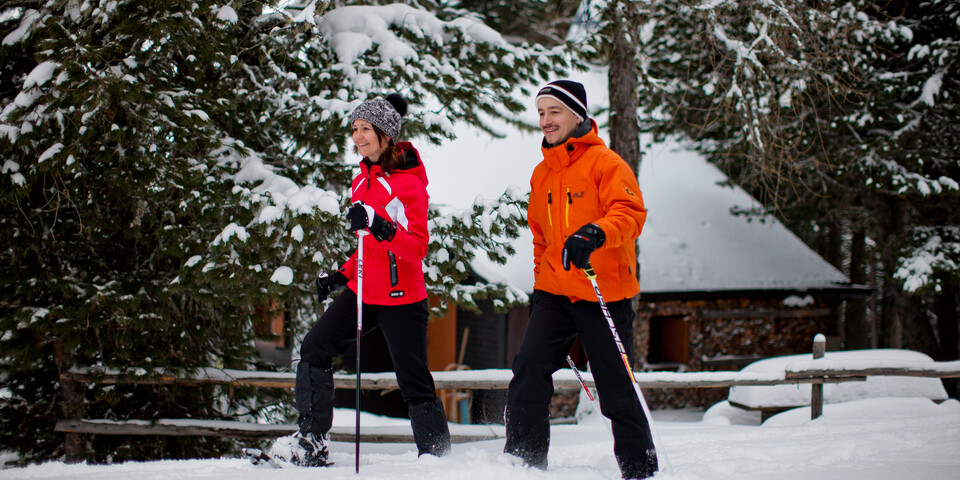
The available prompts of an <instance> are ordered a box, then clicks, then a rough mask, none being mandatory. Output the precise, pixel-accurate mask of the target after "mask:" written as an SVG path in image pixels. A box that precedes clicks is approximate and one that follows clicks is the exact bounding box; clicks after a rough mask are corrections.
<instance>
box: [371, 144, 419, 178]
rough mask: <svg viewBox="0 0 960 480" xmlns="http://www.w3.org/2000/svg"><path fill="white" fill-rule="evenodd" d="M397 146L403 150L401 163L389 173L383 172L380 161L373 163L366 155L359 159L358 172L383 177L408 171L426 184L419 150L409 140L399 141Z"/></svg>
mask: <svg viewBox="0 0 960 480" xmlns="http://www.w3.org/2000/svg"><path fill="white" fill-rule="evenodd" d="M397 147H399V148H400V149H401V150H403V158H404V161H403V164H402V165H400V166H399V167H397V168H395V169H394V170H393V171H392V172H391V173H390V174H386V173H384V171H383V169H382V168H381V167H380V162H377V163H373V162H371V161H370V159H368V158H367V157H364V158H363V160H361V161H360V172H361V174H362V175H364V176H367V177H374V178H376V177H384V176H390V175H396V174H398V173H409V174H412V175H415V176H416V177H417V178H419V179H420V180H421V181H422V182H423V184H424V185H426V184H427V170H426V169H425V168H424V167H423V160H421V159H420V152H418V151H417V149H416V148H414V146H413V144H412V143H410V142H399V143H397Z"/></svg>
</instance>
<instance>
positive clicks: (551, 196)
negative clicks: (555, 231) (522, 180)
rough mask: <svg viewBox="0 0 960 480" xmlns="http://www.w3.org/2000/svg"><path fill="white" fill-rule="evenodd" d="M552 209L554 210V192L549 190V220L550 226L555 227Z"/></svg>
mask: <svg viewBox="0 0 960 480" xmlns="http://www.w3.org/2000/svg"><path fill="white" fill-rule="evenodd" d="M550 210H553V193H552V192H551V191H550V190H547V222H548V223H549V224H550V228H553V215H552V214H551V213H550Z"/></svg>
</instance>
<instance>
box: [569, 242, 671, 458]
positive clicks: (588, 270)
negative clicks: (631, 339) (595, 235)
mask: <svg viewBox="0 0 960 480" xmlns="http://www.w3.org/2000/svg"><path fill="white" fill-rule="evenodd" d="M583 273H584V274H586V276H587V279H588V280H590V285H592V286H593V293H595V294H596V295H597V301H598V302H600V311H601V312H603V318H604V319H606V320H607V326H608V327H610V333H612V334H613V341H614V342H615V343H616V344H617V350H619V351H620V357H621V358H622V359H623V366H624V368H626V369H627V376H629V377H630V383H631V384H632V385H633V391H634V392H636V394H637V399H638V400H640V406H641V407H643V414H644V415H646V416H647V425H648V426H649V427H650V433H652V434H653V442H654V448H656V449H657V455H658V456H659V457H660V459H661V460H662V463H663V465H665V466H666V467H665V468H662V469H661V471H668V470H670V461H669V460H667V452H666V451H664V449H663V442H662V441H661V440H660V435H658V434H657V430H656V429H655V428H653V415H651V414H650V408H649V407H647V401H646V400H644V398H643V392H641V391H640V384H638V383H637V378H636V377H635V376H634V375H633V367H631V366H630V359H629V358H628V357H627V350H626V349H624V348H623V342H621V341H620V335H619V334H618V333H617V326H616V324H614V323H613V316H611V315H610V309H608V308H607V302H604V301H603V295H601V294H600V286H598V285H597V274H596V272H594V271H593V265H590V261H589V260H587V265H586V266H585V267H583Z"/></svg>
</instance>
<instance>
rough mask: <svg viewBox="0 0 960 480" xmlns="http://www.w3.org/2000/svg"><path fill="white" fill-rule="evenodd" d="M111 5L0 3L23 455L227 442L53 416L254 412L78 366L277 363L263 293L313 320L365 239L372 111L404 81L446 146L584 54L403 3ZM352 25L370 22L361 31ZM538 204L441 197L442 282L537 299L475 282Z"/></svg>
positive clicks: (454, 291) (453, 292)
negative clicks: (360, 211) (462, 205)
mask: <svg viewBox="0 0 960 480" xmlns="http://www.w3.org/2000/svg"><path fill="white" fill-rule="evenodd" d="M94 3H95V4H94ZM94 3H91V2H79V1H73V0H49V1H40V0H38V1H18V2H13V3H7V4H5V5H4V7H2V9H0V39H2V40H0V65H2V66H0V75H2V76H0V158H3V159H4V160H3V161H4V164H3V170H2V173H3V178H4V181H2V182H0V185H2V186H0V202H2V204H3V209H4V212H5V213H4V216H3V218H2V220H0V222H2V225H3V229H4V231H5V232H9V233H8V234H7V235H5V236H4V237H3V240H2V242H3V246H2V248H0V259H2V260H0V277H2V279H0V292H2V296H3V299H4V300H3V303H2V307H0V351H2V352H3V353H2V358H0V381H2V386H3V388H4V389H6V390H8V391H9V392H10V394H9V395H8V396H7V395H5V396H3V397H0V432H2V433H0V448H3V449H11V450H16V451H18V452H20V454H21V456H22V458H23V459H24V460H33V459H42V458H49V457H50V456H54V455H60V454H66V455H67V457H68V458H71V459H78V458H88V459H92V460H98V461H104V460H107V459H112V460H122V459H128V458H156V457H192V456H204V455H215V454H218V453H220V452H223V451H224V449H225V448H229V446H230V444H229V443H225V442H222V441H215V440H210V439H207V438H196V439H184V438H168V439H164V438H161V439H157V438H133V439H131V438H119V439H118V438H111V437H108V436H97V437H93V438H87V439H86V443H84V442H83V441H82V439H81V438H80V437H77V436H70V435H68V436H67V441H66V442H62V437H60V436H58V435H57V434H55V433H54V432H53V426H54V422H55V420H56V419H58V418H80V417H90V418H110V419H116V420H127V419H145V420H153V419H157V418H165V417H167V418H169V417H173V418H176V417H194V418H229V419H246V420H250V419H252V418H254V417H256V416H263V415H266V413H264V409H265V408H267V407H270V406H265V405H263V402H262V401H257V399H256V398H255V394H256V392H254V391H252V390H243V389H240V390H237V391H235V392H232V394H231V395H227V392H225V391H224V390H222V389H221V388H220V387H216V386H204V387H198V386H189V387H179V386H174V387H156V386H151V387H144V386H130V385H116V386H104V385H95V384H94V385H77V384H73V383H71V382H60V380H59V379H60V376H61V375H63V374H65V373H68V372H69V371H70V370H71V369H75V368H80V369H83V368H89V367H98V368H108V369H114V370H119V371H120V372H121V373H123V374H125V375H133V376H150V375H154V374H157V373H159V372H173V373H176V372H178V371H182V372H188V371H192V370H193V369H196V368H199V367H204V366H211V365H214V366H223V367H229V368H251V367H255V366H256V364H257V362H258V360H257V357H256V355H255V353H254V349H253V348H252V340H253V331H254V329H253V328H252V324H253V323H255V322H256V321H257V320H256V315H255V313H254V312H255V309H256V307H258V306H268V305H273V304H277V305H280V306H282V308H285V309H288V310H290V311H292V312H294V314H295V315H294V316H295V317H299V318H305V317H308V316H309V315H310V312H311V311H312V309H313V294H312V291H313V287H312V281H313V278H315V275H316V272H317V271H318V270H320V269H326V268H331V267H333V266H334V265H335V264H336V263H338V262H340V261H342V260H343V259H345V258H346V255H347V253H348V252H349V251H350V250H351V249H352V248H353V241H352V239H351V237H350V236H349V235H348V234H347V231H346V228H345V224H344V222H343V219H342V216H341V214H340V212H341V211H343V207H344V202H346V201H347V199H348V198H349V195H347V194H346V192H345V189H346V187H347V185H348V182H349V178H350V177H351V176H352V172H351V170H352V168H353V165H351V164H350V163H348V162H345V153H346V150H347V144H346V141H347V138H348V133H347V132H348V126H347V119H348V115H349V113H350V111H351V110H352V108H353V107H355V106H356V105H357V104H359V103H360V102H361V101H363V100H364V99H366V98H368V97H370V96H373V95H382V94H385V93H389V92H390V91H399V92H400V93H402V94H403V95H404V96H406V97H407V98H408V99H409V100H410V102H411V104H412V107H413V108H412V112H411V114H410V115H409V118H408V125H407V126H406V127H405V131H406V133H407V135H410V136H411V137H415V136H422V137H425V138H427V139H430V140H432V141H440V140H442V139H444V138H450V137H452V136H453V129H452V125H453V124H454V122H457V121H468V122H474V123H479V122H482V119H483V118H485V117H484V116H494V117H505V116H510V115H511V114H512V112H515V111H517V110H519V109H520V105H519V104H518V103H517V101H516V100H514V99H512V98H511V93H512V92H513V88H514V87H515V86H516V85H522V84H524V83H528V82H530V81H533V80H534V79H537V78H539V77H540V76H545V75H549V74H552V73H554V72H556V71H557V69H560V68H563V67H564V66H565V65H566V61H565V60H564V59H563V57H562V56H561V55H560V52H559V51H546V50H543V49H540V48H539V47H514V46H512V45H510V44H509V43H507V42H505V41H503V39H502V38H501V37H500V36H499V35H498V34H497V33H496V32H495V31H493V30H491V29H489V28H488V27H486V26H484V25H483V24H480V23H477V22H476V21H474V20H471V19H465V18H463V19H451V20H450V21H447V22H444V21H441V20H440V19H438V18H437V17H435V16H433V15H431V14H429V13H427V12H425V11H423V10H418V9H415V8H411V7H407V6H403V5H394V6H389V7H343V8H337V9H333V10H329V11H327V10H325V7H326V5H327V4H326V3H322V2H315V1H308V2H296V3H294V4H290V3H291V2H282V3H283V4H284V5H283V8H280V7H276V8H272V6H273V4H270V3H261V2H243V3H239V2H237V3H234V4H226V5H224V4H223V2H214V1H208V0H193V1H177V0H171V1H166V2H141V1H135V0H117V1H111V2H99V3H96V2H94ZM278 3H281V2H278ZM358 9H363V10H358ZM349 19H355V20H356V19H362V20H366V21H368V23H366V24H364V25H363V26H362V27H359V29H357V28H358V27H354V29H352V30H351V28H349V26H350V24H349V22H347V20H349ZM365 40H366V43H364V41H365ZM361 45H362V47H361ZM521 197H522V195H516V194H511V193H507V194H505V196H504V197H503V198H502V199H500V200H496V201H492V202H488V203H484V204H483V205H477V206H475V207H474V208H473V209H471V210H470V211H467V212H454V213H450V214H448V216H444V215H441V214H440V213H439V212H438V211H437V210H436V209H433V210H432V212H433V213H432V215H433V216H434V219H433V220H432V222H433V225H434V226H435V229H434V232H433V235H434V238H435V239H434V242H433V243H432V245H431V254H432V256H431V257H430V259H428V262H427V264H428V265H429V266H430V268H431V272H430V273H431V274H430V275H429V278H430V288H431V290H432V291H434V292H437V293H441V294H443V295H444V296H445V297H446V298H455V299H457V300H458V301H468V300H469V298H470V297H469V296H468V295H467V294H470V293H472V292H474V291H475V292H478V295H480V296H482V295H500V296H504V298H507V300H508V301H522V300H523V298H521V297H520V296H518V295H516V294H515V293H514V292H505V291H504V289H505V287H503V286H475V287H471V288H470V289H467V290H463V289H460V290H458V288H460V287H454V285H455V284H456V283H458V282H457V280H458V279H460V278H463V277H465V276H466V273H465V271H464V270H465V267H466V266H468V262H469V259H470V258H472V255H475V254H476V253H475V252H477V251H479V250H484V249H485V250H488V254H489V255H491V256H493V257H498V256H501V255H502V254H503V253H504V252H508V251H509V246H508V245H506V243H505V240H504V239H505V238H509V236H510V235H515V234H516V229H517V228H518V227H517V225H519V224H520V222H521V221H522V215H519V214H517V213H516V212H515V210H516V208H517V207H518V208H522V207H523V201H524V199H523V198H521ZM514 205H516V206H517V207H514ZM517 211H518V210H517ZM441 252H442V253H441ZM277 395H280V396H281V398H282V394H280V393H277ZM61 447H62V448H61Z"/></svg>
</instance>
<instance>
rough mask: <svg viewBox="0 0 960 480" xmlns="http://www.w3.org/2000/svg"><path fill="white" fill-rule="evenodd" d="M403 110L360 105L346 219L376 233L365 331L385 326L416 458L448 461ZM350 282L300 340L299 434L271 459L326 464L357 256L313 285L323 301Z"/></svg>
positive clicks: (350, 339) (378, 103) (415, 162)
mask: <svg viewBox="0 0 960 480" xmlns="http://www.w3.org/2000/svg"><path fill="white" fill-rule="evenodd" d="M406 111H407V103H406V101H405V100H404V99H403V98H402V97H401V96H400V95H397V94H392V95H388V96H387V97H386V99H383V98H375V99H372V100H368V101H366V102H363V103H362V104H360V106H358V107H357V108H356V110H354V111H353V114H351V116H350V123H351V125H352V130H353V142H354V145H355V146H356V148H355V150H356V151H357V152H358V153H359V154H360V155H362V156H363V160H362V161H361V162H360V174H359V175H357V177H356V178H354V179H353V184H352V186H351V196H350V201H351V203H352V204H353V206H352V207H350V209H349V211H348V212H347V218H348V219H349V220H350V230H351V231H353V232H357V231H359V230H366V231H367V232H369V233H370V235H367V236H366V237H365V238H364V239H363V241H364V246H363V256H364V258H363V276H364V285H363V292H362V294H363V328H364V333H366V332H369V331H371V330H374V329H376V328H380V329H381V330H382V331H383V335H384V338H385V339H386V341H387V347H388V348H389V350H390V357H391V359H392V360H393V365H394V369H395V370H396V374H397V382H398V383H399V385H400V392H401V394H402V396H403V399H404V401H406V402H407V407H408V411H409V414H410V422H411V425H412V427H413V436H414V440H415V442H416V444H417V449H418V450H419V454H420V455H423V454H431V455H437V456H440V455H444V454H445V453H447V452H448V451H449V450H450V432H449V430H448V427H447V420H446V415H445V413H444V411H443V404H442V403H441V402H440V400H439V399H438V398H437V396H436V392H435V389H434V383H433V377H432V376H431V375H430V371H429V369H428V368H427V320H428V312H429V310H428V307H427V290H426V285H425V284H424V277H423V266H422V262H423V258H424V257H425V256H426V255H427V244H428V242H429V232H428V231H427V200H428V196H427V175H426V171H425V169H424V167H423V162H422V161H421V160H420V154H419V153H418V152H417V150H416V149H415V148H413V145H411V144H410V143H409V142H399V143H397V142H396V139H397V137H398V135H399V134H400V124H401V119H402V117H403V115H404V114H405V113H406ZM344 285H346V286H347V289H346V290H344V292H343V293H342V294H340V295H339V296H338V297H337V298H336V299H335V300H334V301H333V302H332V303H331V304H330V305H329V306H328V307H327V309H326V311H325V312H324V314H323V315H322V316H321V317H320V320H319V321H318V322H317V324H316V325H314V327H313V328H312V329H311V330H310V332H309V333H308V334H307V335H306V337H304V339H303V343H302V345H301V347H300V364H299V366H298V367H297V383H296V390H295V392H296V401H297V409H298V410H299V412H300V419H299V430H298V432H297V433H295V434H293V435H292V436H289V437H283V438H281V439H279V440H278V441H277V442H276V443H275V444H274V448H273V449H272V453H274V455H276V456H279V457H281V458H283V459H285V460H288V461H290V462H291V463H295V464H298V465H304V466H323V465H327V464H328V462H327V456H328V451H327V446H326V443H327V442H328V441H329V440H328V436H327V433H328V432H329V431H330V427H331V424H332V422H333V399H334V395H333V393H334V392H333V370H332V368H331V363H332V361H333V359H334V358H336V357H339V356H341V355H343V354H344V353H345V352H346V351H347V349H349V348H350V346H351V345H352V344H353V343H354V341H355V340H356V332H357V254H356V252H355V253H354V254H353V256H351V257H350V259H349V260H347V261H346V262H345V263H344V264H343V265H342V266H341V267H340V268H339V270H336V271H332V272H323V273H321V274H320V275H319V277H318V278H317V296H318V299H319V301H320V302H323V301H324V300H326V299H327V297H328V296H329V295H330V292H331V291H332V290H335V289H338V288H340V287H342V286H344Z"/></svg>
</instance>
